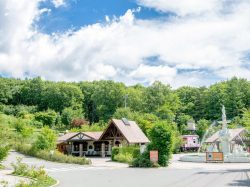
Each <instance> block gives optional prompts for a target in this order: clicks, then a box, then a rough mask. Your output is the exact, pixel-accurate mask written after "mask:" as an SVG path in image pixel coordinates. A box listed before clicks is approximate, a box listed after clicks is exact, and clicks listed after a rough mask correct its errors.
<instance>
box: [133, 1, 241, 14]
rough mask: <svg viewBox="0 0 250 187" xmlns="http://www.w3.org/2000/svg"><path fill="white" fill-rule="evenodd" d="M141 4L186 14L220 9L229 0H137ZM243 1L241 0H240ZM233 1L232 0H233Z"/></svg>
mask: <svg viewBox="0 0 250 187" xmlns="http://www.w3.org/2000/svg"><path fill="white" fill-rule="evenodd" d="M137 1H138V3H139V4H141V5H143V6H147V7H150V8H155V9H157V10H159V11H162V12H174V13H176V14H177V15H180V16H185V15H192V14H203V13H211V12H216V11H219V10H221V9H222V8H223V5H224V3H226V4H229V3H230V1H227V0H137ZM238 1H241V0H238ZM231 2H232V1H231Z"/></svg>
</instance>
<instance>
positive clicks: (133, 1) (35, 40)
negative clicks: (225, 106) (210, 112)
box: [0, 0, 250, 88]
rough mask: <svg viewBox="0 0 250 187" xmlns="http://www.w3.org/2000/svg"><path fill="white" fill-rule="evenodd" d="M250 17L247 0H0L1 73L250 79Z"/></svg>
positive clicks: (174, 82)
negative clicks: (235, 77)
mask: <svg viewBox="0 0 250 187" xmlns="http://www.w3.org/2000/svg"><path fill="white" fill-rule="evenodd" d="M139 7H140V8H139ZM249 17H250V1H249V0H230V1H225V0H206V1H201V0H119V1H118V0H32V1H31V0H22V1H17V0H8V1H6V0H0V76H4V77H15V78H21V79H24V78H32V77H36V76H40V77H42V78H43V79H46V80H53V81H86V80H87V81H93V80H103V79H105V80H106V79H108V80H114V81H119V82H124V83H125V84H127V85H134V84H138V83H141V84H144V85H149V84H152V83H153V82H154V81H161V82H163V83H165V84H170V85H171V86H172V87H174V88H177V87H180V86H184V85H190V86H209V85H211V84H213V83H215V82H218V81H221V80H226V79H230V78H231V77H234V76H237V77H241V78H246V79H248V80H250V66H249V64H250V58H249V56H250V55H249V51H250V35H249V33H250V22H249Z"/></svg>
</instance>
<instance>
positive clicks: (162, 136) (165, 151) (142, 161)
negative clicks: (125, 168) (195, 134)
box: [132, 122, 174, 167]
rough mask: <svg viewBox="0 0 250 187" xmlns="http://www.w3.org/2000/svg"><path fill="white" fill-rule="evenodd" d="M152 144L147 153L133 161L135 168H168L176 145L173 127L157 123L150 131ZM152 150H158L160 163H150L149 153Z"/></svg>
mask: <svg viewBox="0 0 250 187" xmlns="http://www.w3.org/2000/svg"><path fill="white" fill-rule="evenodd" d="M149 134H150V138H151V143H150V144H148V146H147V149H146V151H145V152H144V153H143V154H142V155H140V156H139V157H137V158H136V159H134V160H133V161H132V166H133V167H158V166H167V165H168V162H169V159H170V157H171V154H172V151H173V145H174V143H173V142H174V141H173V140H174V137H173V134H174V133H173V131H172V129H171V126H168V125H166V124H165V123H164V122H158V123H156V124H155V125H154V126H153V128H152V129H151V130H150V131H149ZM151 150H158V163H152V162H151V161H150V156H149V153H150V151H151Z"/></svg>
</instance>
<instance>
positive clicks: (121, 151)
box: [111, 146, 140, 164]
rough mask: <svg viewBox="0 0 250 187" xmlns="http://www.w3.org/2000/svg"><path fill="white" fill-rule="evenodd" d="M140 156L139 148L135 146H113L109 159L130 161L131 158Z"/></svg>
mask: <svg viewBox="0 0 250 187" xmlns="http://www.w3.org/2000/svg"><path fill="white" fill-rule="evenodd" d="M139 156H140V148H139V147H137V146H127V147H113V148H112V153H111V159H112V160H113V161H118V162H125V163H128V164H131V163H132V160H133V159H135V158H137V157H139Z"/></svg>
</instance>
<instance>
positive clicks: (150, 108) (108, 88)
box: [0, 77, 250, 136]
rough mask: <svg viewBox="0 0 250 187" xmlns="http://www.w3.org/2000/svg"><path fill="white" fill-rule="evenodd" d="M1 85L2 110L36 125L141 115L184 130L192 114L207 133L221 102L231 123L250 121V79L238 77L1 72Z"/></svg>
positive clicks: (95, 123) (68, 125) (65, 125)
mask: <svg viewBox="0 0 250 187" xmlns="http://www.w3.org/2000/svg"><path fill="white" fill-rule="evenodd" d="M0 88H1V89H0V112H2V113H4V114H6V115H11V116H14V117H16V118H18V119H19V118H20V119H25V120H26V123H28V124H30V125H31V126H34V127H37V128H41V127H44V126H49V127H50V128H53V129H60V130H65V129H72V128H73V130H77V129H79V127H80V126H81V125H82V124H83V126H82V129H81V130H90V131H92V130H93V131H95V130H101V129H103V128H104V127H105V125H106V124H107V122H108V121H109V120H110V119H111V118H121V117H126V118H128V119H131V120H136V121H137V123H138V124H139V125H140V126H141V128H142V129H143V131H144V132H145V133H147V131H148V129H150V128H151V127H152V125H153V124H154V122H157V121H165V122H166V123H168V124H170V125H172V127H173V129H176V130H177V131H178V132H179V133H180V134H183V133H186V132H185V125H186V123H187V121H189V120H193V121H195V122H196V124H197V128H198V130H197V133H198V135H200V136H202V135H203V134H204V132H205V130H206V129H207V128H208V126H209V125H210V123H211V122H212V121H214V120H220V118H221V105H225V107H226V111H227V116H228V118H229V119H230V120H232V122H231V124H230V126H231V127H237V126H245V127H248V126H250V122H249V119H250V110H249V108H250V82H249V81H248V80H246V79H241V78H236V77H234V78H232V79H230V80H226V81H221V82H217V83H215V84H213V85H211V86H209V87H190V86H184V87H180V88H178V89H172V88H171V86H170V85H165V84H163V83H161V82H158V81H156V82H154V83H153V84H152V85H150V86H143V85H139V84H138V85H134V86H126V85H125V84H124V83H120V82H114V81H111V80H101V81H93V82H87V81H83V82H77V83H76V82H52V81H44V80H42V79H41V78H40V77H36V78H33V79H25V80H20V79H14V78H0ZM125 102H126V103H125ZM125 105H126V107H125ZM84 124H85V125H84ZM87 124H88V125H87ZM84 126H85V127H84Z"/></svg>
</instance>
